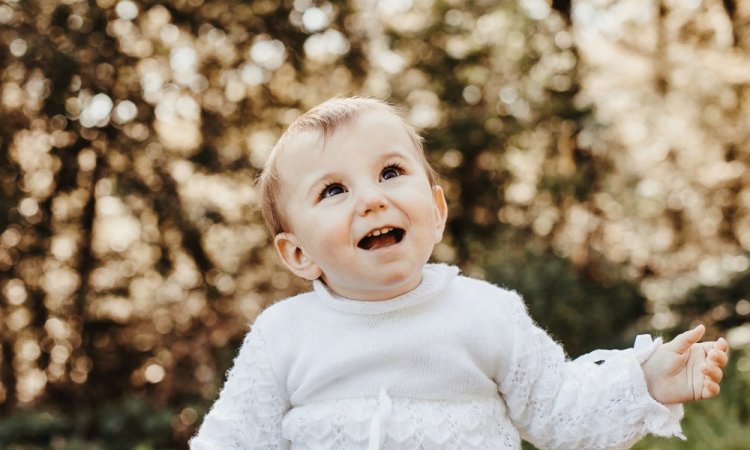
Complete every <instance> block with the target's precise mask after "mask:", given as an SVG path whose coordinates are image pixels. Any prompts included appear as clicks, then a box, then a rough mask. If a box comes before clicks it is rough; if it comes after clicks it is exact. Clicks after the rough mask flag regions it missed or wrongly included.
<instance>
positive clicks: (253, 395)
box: [190, 330, 289, 450]
mask: <svg viewBox="0 0 750 450" xmlns="http://www.w3.org/2000/svg"><path fill="white" fill-rule="evenodd" d="M288 409H289V403H288V401H287V399H286V396H285V395H284V394H283V391H282V389H281V388H280V386H279V384H278V382H277V380H276V378H275V376H274V373H273V370H272V368H271V363H270V360H269V358H268V355H267V354H266V348H265V342H264V340H263V337H262V334H261V333H260V332H259V331H255V330H253V331H252V332H250V333H248V335H247V336H246V337H245V341H244V343H243V344H242V348H241V349H240V352H239V355H238V356H237V358H235V360H234V366H233V367H232V369H231V370H230V371H229V375H228V376H227V381H226V383H225V384H224V387H223V389H222V390H221V393H220V394H219V399H218V400H217V401H216V402H215V403H214V405H213V406H212V407H211V410H210V411H209V412H208V414H207V415H206V417H205V419H204V420H203V423H202V424H201V427H200V429H199V430H198V434H197V435H196V436H195V437H194V438H193V439H192V440H191V441H190V449H191V450H219V449H222V450H238V449H261V448H262V449H286V448H288V442H287V441H285V440H284V438H283V437H282V435H281V421H282V419H283V417H284V414H285V413H286V411H287V410H288Z"/></svg>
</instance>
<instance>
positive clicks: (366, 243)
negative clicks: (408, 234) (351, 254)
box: [357, 227, 405, 250]
mask: <svg viewBox="0 0 750 450" xmlns="http://www.w3.org/2000/svg"><path fill="white" fill-rule="evenodd" d="M404 233H405V231H404V230H402V229H401V228H394V227H383V228H379V229H377V230H372V231H371V232H370V233H368V234H367V236H365V237H363V238H362V240H360V241H359V243H358V244H357V247H359V248H362V249H365V250H375V249H378V248H383V247H389V246H391V245H395V244H398V243H399V242H401V239H403V238H404Z"/></svg>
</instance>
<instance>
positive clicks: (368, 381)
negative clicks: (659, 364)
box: [190, 265, 682, 450]
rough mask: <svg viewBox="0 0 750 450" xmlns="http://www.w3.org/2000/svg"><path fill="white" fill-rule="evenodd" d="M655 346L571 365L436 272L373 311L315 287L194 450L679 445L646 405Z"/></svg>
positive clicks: (675, 420)
mask: <svg viewBox="0 0 750 450" xmlns="http://www.w3.org/2000/svg"><path fill="white" fill-rule="evenodd" d="M655 345H657V343H653V344H651V345H648V344H646V345H643V346H642V348H639V349H638V350H633V349H629V350H623V351H613V352H600V353H595V354H592V355H590V356H588V357H586V358H579V359H578V360H575V361H569V360H567V359H566V357H565V354H564V352H563V350H562V348H561V347H560V346H559V345H558V344H557V343H555V342H554V341H553V340H552V339H551V338H550V337H549V336H548V335H547V334H546V333H545V332H544V331H543V330H541V329H540V328H539V327H537V326H536V325H535V324H534V323H533V321H532V320H531V319H530V318H529V316H528V314H527V312H526V308H525V305H524V304H523V302H522V300H521V299H520V298H519V297H518V295H517V294H515V293H514V292H511V291H507V290H504V289H501V288H498V287H496V286H493V285H491V284H489V283H485V282H482V281H478V280H474V279H470V278H466V277H463V276H459V275H458V271H457V269H456V268H454V267H449V266H445V265H427V266H426V267H425V271H424V276H423V280H422V283H421V284H420V286H419V287H417V288H416V289H415V290H413V291H411V292H409V293H407V294H404V295H403V296H401V297H397V298H395V299H393V300H387V301H382V302H363V301H354V300H348V299H344V298H340V297H336V296H335V295H333V294H332V293H331V292H329V291H328V290H327V289H326V287H325V286H324V285H323V284H322V283H319V282H315V283H314V291H313V292H309V293H306V294H301V295H299V296H296V297H293V298H290V299H287V300H284V301H282V302H279V303H277V304H275V305H273V306H271V307H270V308H268V309H267V310H266V311H265V312H263V314H261V315H260V316H259V317H258V319H256V321H255V324H254V325H253V329H252V332H250V333H249V334H248V335H247V337H246V339H245V342H244V344H243V346H242V349H241V350H240V353H239V355H238V356H237V358H236V360H235V362H234V367H233V368H232V369H231V371H230V372H229V375H228V377H227V381H226V383H225V385H224V387H223V389H222V391H221V394H220V396H219V399H218V400H217V401H216V403H215V404H214V405H213V407H212V408H211V410H210V412H209V413H208V414H207V415H206V417H205V419H204V421H203V423H202V425H201V427H200V430H199V432H198V434H197V435H196V436H195V437H194V438H193V440H192V441H191V442H190V447H191V449H193V450H202V449H227V450H229V449H256V448H257V449H259V448H264V449H276V448H280V449H281V448H292V449H347V450H349V449H368V450H372V449H378V448H382V449H520V446H521V439H522V438H523V439H526V440H529V441H531V442H533V443H534V444H535V445H536V446H538V447H540V448H550V449H566V448H569V449H605V448H627V447H629V446H630V445H632V444H633V443H634V442H635V441H637V440H638V439H639V438H641V437H642V436H643V435H644V434H646V433H654V434H657V435H662V436H672V435H677V436H681V434H680V426H679V420H680V419H681V417H682V407H681V406H679V405H678V406H670V407H666V406H664V405H661V404H660V403H658V402H656V401H654V400H653V399H652V398H651V397H650V396H649V394H648V391H647V388H646V384H645V380H644V378H643V373H642V371H641V368H640V362H642V361H643V360H645V358H647V357H648V356H649V355H650V353H651V352H652V351H653V348H654V347H655ZM602 361H603V362H602Z"/></svg>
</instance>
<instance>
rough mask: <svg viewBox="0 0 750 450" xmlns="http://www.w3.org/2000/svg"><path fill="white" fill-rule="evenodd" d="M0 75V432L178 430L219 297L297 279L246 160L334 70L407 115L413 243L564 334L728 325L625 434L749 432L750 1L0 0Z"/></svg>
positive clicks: (94, 438)
mask: <svg viewBox="0 0 750 450" xmlns="http://www.w3.org/2000/svg"><path fill="white" fill-rule="evenodd" d="M0 89H1V91H0V209H1V211H0V293H1V297H0V344H1V345H2V351H1V352H0V448H2V449H141V450H147V449H184V448H186V442H187V440H188V438H189V437H190V436H191V434H192V433H194V432H195V430H196V427H197V426H198V425H199V424H200V422H201V419H202V416H203V414H205V412H206V410H207V408H208V407H209V406H210V405H211V403H212V401H213V399H214V398H215V397H216V395H217V393H218V389H219V388H220V386H221V384H222V382H223V379H224V374H225V372H226V370H227V369H228V368H229V367H230V365H231V362H232V358H233V357H234V355H235V354H236V351H237V349H238V347H239V344H240V343H241V339H242V337H243V335H244V333H245V332H246V331H247V330H248V324H249V323H250V322H251V321H252V320H253V318H254V317H255V316H256V315H257V314H258V312H259V311H261V310H262V309H263V308H264V307H266V306H267V305H268V304H270V303H272V302H274V301H276V300H279V299H282V298H284V297H286V296H288V295H291V294H293V293H296V292H299V291H301V290H305V289H308V288H309V286H308V285H306V284H305V283H303V282H301V281H299V280H296V279H293V277H292V276H290V274H289V273H287V272H286V271H284V270H283V269H282V268H281V266H280V265H279V263H278V262H277V260H276V256H275V254H274V252H273V249H272V247H271V246H270V245H269V244H270V238H269V236H268V233H267V232H266V230H265V229H264V226H263V224H262V221H261V217H260V214H259V212H258V209H257V202H258V198H257V192H256V189H255V187H254V184H253V180H254V178H255V177H256V175H257V174H258V170H259V168H260V167H261V166H262V164H263V162H264V160H265V158H266V156H267V154H268V151H269V150H270V148H271V147H272V145H273V144H274V142H275V140H276V139H277V138H278V136H279V135H280V133H281V132H282V130H283V129H284V127H285V126H287V125H288V124H289V123H290V122H291V121H292V120H294V118H296V117H297V116H298V115H300V114H301V113H302V112H304V111H305V110H307V109H309V108H310V107H312V106H314V105H316V104H318V103H320V102H322V101H323V100H325V99H327V98H329V97H331V96H335V95H351V94H360V93H361V94H368V95H373V96H376V97H379V98H383V99H388V100H390V101H392V102H394V103H397V104H399V105H402V106H404V108H405V110H406V113H407V116H408V117H409V120H410V121H411V122H412V123H413V124H414V125H416V126H418V127H420V128H421V129H422V130H423V131H424V135H425V137H426V146H427V148H428V152H429V158H430V160H431V161H432V162H433V163H434V164H435V166H436V168H437V169H438V171H439V172H440V173H441V175H442V176H443V177H444V178H443V181H442V184H443V185H444V187H445V189H446V192H447V196H448V202H449V208H450V219H449V223H448V228H447V236H446V238H445V239H444V241H443V243H441V244H440V245H439V246H438V247H437V248H436V250H435V253H434V259H435V260H436V261H442V262H447V263H451V264H456V265H458V266H459V267H461V269H462V270H463V271H464V273H466V274H469V275H471V276H475V277H481V278H485V279H488V280H491V281H493V282H495V283H499V284H501V285H505V286H508V287H512V288H514V289H516V290H518V291H519V292H520V293H522V294H523V295H524V297H525V298H526V300H527V301H528V303H529V305H530V309H531V312H532V315H533V316H534V317H535V319H536V320H537V321H538V322H539V323H540V324H542V325H543V326H544V327H545V328H547V329H548V330H549V331H550V333H551V334H552V335H553V336H554V337H555V338H556V339H558V340H559V341H561V342H562V343H563V344H564V345H565V347H566V349H567V350H568V352H569V354H570V356H571V357H574V356H577V355H580V354H582V353H585V352H587V351H590V350H592V349H594V348H616V347H620V348H621V347H624V346H629V345H630V344H631V343H632V340H633V337H634V336H635V335H636V334H638V333H643V332H651V333H654V334H659V335H663V336H665V337H671V336H673V335H674V334H675V333H676V332H677V331H678V330H683V329H684V328H685V327H689V326H691V325H694V324H696V323H698V322H700V323H704V324H706V326H707V327H708V335H709V337H710V338H716V337H717V336H720V335H724V336H726V337H727V338H728V340H729V342H730V345H731V347H732V361H731V364H730V366H729V367H728V369H727V376H726V380H725V382H724V383H723V388H722V389H723V391H722V394H721V396H720V397H719V398H717V399H714V400H711V401H706V402H701V403H699V404H691V405H688V406H687V417H686V419H685V420H684V422H683V425H684V429H685V434H686V435H687V436H688V441H687V442H682V441H679V440H666V439H657V438H647V439H645V440H644V441H642V442H641V443H639V444H638V446H637V448H638V449H678V448H679V449H707V448H711V449H748V448H750V427H749V426H748V423H749V422H750V322H749V321H748V318H750V269H749V268H750V253H749V251H750V171H748V170H747V169H748V165H749V164H750V2H746V1H737V0H723V1H719V0H682V1H677V0H645V1H644V0H617V1H616V0H578V1H558V0H554V1H552V2H550V1H546V0H520V1H500V0H477V1H472V2H465V1H458V0H383V1H375V0H349V1H325V0H280V1H276V0H257V1H239V0H211V1H204V0H170V1H159V2H157V1H139V2H136V1H131V0H120V1H118V0H46V1H41V0H27V1H21V0H3V1H2V2H0ZM529 448H531V447H529Z"/></svg>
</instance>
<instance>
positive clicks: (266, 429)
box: [190, 97, 728, 450]
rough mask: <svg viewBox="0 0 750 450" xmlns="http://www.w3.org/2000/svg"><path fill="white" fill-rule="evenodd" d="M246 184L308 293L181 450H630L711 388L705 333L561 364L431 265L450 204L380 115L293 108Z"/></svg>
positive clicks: (401, 135)
mask: <svg viewBox="0 0 750 450" xmlns="http://www.w3.org/2000/svg"><path fill="white" fill-rule="evenodd" d="M259 184H260V190H261V199H262V209H263V212H264V216H265V218H266V221H267V224H268V227H269V228H270V230H271V233H272V234H273V235H274V245H275V248H276V250H277V252H278V254H279V257H280V258H281V261H282V262H283V263H284V265H285V266H286V267H287V268H288V269H289V270H290V271H291V272H292V273H294V274H295V275H297V276H300V277H302V278H305V279H307V280H311V281H312V282H313V290H312V291H311V292H307V293H304V294H301V295H298V296H295V297H292V298H289V299H286V300H284V301H281V302H278V303H276V304H274V305H273V306H271V307H269V308H268V309H266V310H265V311H264V312H263V313H262V314H261V315H260V316H259V317H258V318H257V319H256V320H255V323H254V324H253V327H252V331H251V332H250V333H249V334H248V335H247V336H246V338H245V342H244V344H243V346H242V349H241V350H240V353H239V355H238V356H237V358H236V359H235V361H234V367H233V368H232V369H231V371H230V372H229V375H228V378H227V381H226V383H225V385H224V388H223V390H222V392H221V394H220V396H219V399H218V400H217V401H216V403H215V404H214V405H213V407H212V409H211V410H210V412H209V413H208V414H207V416H206V417H205V420H204V421H203V424H202V426H201V428H200V430H199V432H198V434H197V435H196V436H195V437H194V438H193V439H192V441H191V443H190V446H191V448H192V449H194V450H200V449H241V448H242V449H247V448H290V447H291V448H295V449H303V448H310V449H347V450H348V449H365V448H367V449H378V448H389V449H473V448H477V449H479V448H482V449H520V448H521V439H526V440H528V441H530V442H532V443H533V444H534V445H536V446H538V447H540V448H552V449H562V448H570V449H601V448H627V447H629V446H630V445H632V444H633V443H634V442H635V441H637V440H638V439H640V438H641V437H642V436H644V435H645V434H646V433H653V434H656V435H660V436H672V435H677V436H682V434H681V432H680V426H679V421H680V419H681V417H682V413H683V411H682V406H681V405H680V404H681V403H683V402H687V401H691V400H700V399H706V398H710V397H714V396H716V395H717V394H718V393H719V384H718V383H719V382H720V381H721V378H722V373H723V372H722V369H723V367H724V366H725V365H726V363H727V348H728V347H727V343H726V341H725V340H723V339H719V340H717V341H715V342H704V343H699V340H700V339H701V337H702V336H703V333H704V328H703V327H702V326H699V327H697V328H695V329H693V330H690V331H687V332H685V333H683V334H681V335H679V336H677V337H676V338H675V339H674V340H672V341H670V342H668V343H662V342H661V339H657V340H656V341H655V342H651V340H650V338H647V337H646V338H644V337H642V336H641V337H639V339H637V340H636V345H635V348H633V349H628V350H622V351H598V352H594V353H593V354H590V355H589V356H587V357H582V358H579V359H577V360H574V361H570V360H567V359H566V356H565V353H564V351H563V349H562V348H561V347H560V345H558V344H557V343H556V342H555V341H553V340H552V339H551V338H550V337H549V336H548V335H547V334H546V333H545V332H544V331H543V330H542V329H541V328H539V327H538V326H537V325H536V324H535V323H534V322H533V321H532V319H531V318H530V317H529V315H528V314H527V311H526V307H525V305H524V303H523V301H522V300H521V298H520V297H519V296H518V295H517V294H516V293H515V292H512V291H508V290H505V289H502V288H500V287H497V286H494V285H492V284H490V283H487V282H484V281H480V280H475V279H472V278H468V277H464V276H461V275H459V273H458V269H457V268H455V267H451V266H447V265H442V264H428V259H429V258H430V254H431V253H432V250H433V247H434V246H435V244H436V243H437V242H439V241H440V239H441V238H442V235H443V230H444V227H445V222H446V218H447V215H448V208H447V206H446V201H445V197H444V194H443V190H442V188H441V187H440V186H439V185H438V184H437V180H436V176H435V174H434V173H433V170H432V169H431V168H430V166H429V164H428V163H427V160H426V159H425V155H424V152H423V149H422V141H421V138H420V137H419V135H418V134H417V132H416V131H415V130H414V128H412V127H411V126H410V125H409V124H407V123H406V121H405V120H404V119H403V118H402V116H401V115H399V113H398V111H397V110H395V109H394V108H393V107H391V106H389V105H388V104H386V103H384V102H381V101H379V100H375V99H370V98H357V97H355V98H337V99H333V100H329V101H328V102H325V103H323V104H322V105H320V106H318V107H316V108H314V109H312V110H311V111H309V112H307V113H306V114H304V115H303V116H301V117H300V118H298V119H297V120H296V121H295V122H294V123H293V124H292V125H291V126H290V127H289V128H288V129H287V130H286V132H285V133H284V134H283V135H282V136H281V138H280V139H279V142H278V143H277V144H276V146H275V147H274V149H273V150H272V152H271V155H270V157H269V159H268V161H267V163H266V166H265V169H264V171H263V174H262V175H261V177H260V182H259Z"/></svg>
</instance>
